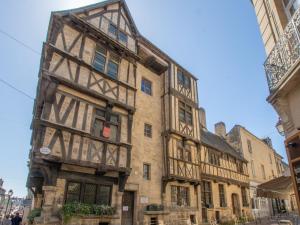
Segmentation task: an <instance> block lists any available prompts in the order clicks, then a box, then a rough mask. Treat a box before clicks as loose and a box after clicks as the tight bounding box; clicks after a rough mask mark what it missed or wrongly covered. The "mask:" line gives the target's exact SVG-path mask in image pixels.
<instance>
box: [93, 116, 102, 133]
mask: <svg viewBox="0 0 300 225" xmlns="http://www.w3.org/2000/svg"><path fill="white" fill-rule="evenodd" d="M103 124H104V122H103V121H102V120H99V119H95V123H94V135H95V136H96V137H102V130H103Z"/></svg>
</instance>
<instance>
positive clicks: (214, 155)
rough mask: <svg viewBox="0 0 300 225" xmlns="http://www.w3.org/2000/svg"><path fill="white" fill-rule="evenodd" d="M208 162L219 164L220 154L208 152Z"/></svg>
mask: <svg viewBox="0 0 300 225" xmlns="http://www.w3.org/2000/svg"><path fill="white" fill-rule="evenodd" d="M208 162H209V163H210V164H212V165H217V166H220V156H219V155H218V154H217V153H215V152H211V151H209V152H208Z"/></svg>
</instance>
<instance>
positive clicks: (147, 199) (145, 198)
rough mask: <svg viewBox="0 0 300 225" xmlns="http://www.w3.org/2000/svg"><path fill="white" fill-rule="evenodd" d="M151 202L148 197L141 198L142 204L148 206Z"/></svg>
mask: <svg viewBox="0 0 300 225" xmlns="http://www.w3.org/2000/svg"><path fill="white" fill-rule="evenodd" d="M148 202H149V198H148V197H147V196H141V204H147V203H148Z"/></svg>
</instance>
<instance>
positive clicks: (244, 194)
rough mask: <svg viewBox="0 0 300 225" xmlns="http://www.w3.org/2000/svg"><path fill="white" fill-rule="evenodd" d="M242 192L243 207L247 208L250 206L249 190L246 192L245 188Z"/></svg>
mask: <svg viewBox="0 0 300 225" xmlns="http://www.w3.org/2000/svg"><path fill="white" fill-rule="evenodd" d="M241 191H242V202H243V206H245V207H247V206H249V204H248V197H247V190H246V188H245V187H241Z"/></svg>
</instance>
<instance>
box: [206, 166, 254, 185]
mask: <svg viewBox="0 0 300 225" xmlns="http://www.w3.org/2000/svg"><path fill="white" fill-rule="evenodd" d="M201 176H202V178H206V177H207V178H216V180H219V179H223V180H224V181H225V180H228V181H229V182H230V181H231V182H238V183H248V182H249V176H248V175H246V174H242V173H238V172H236V171H233V170H230V169H227V168H222V167H220V166H216V165H212V164H209V163H205V162H201Z"/></svg>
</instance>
